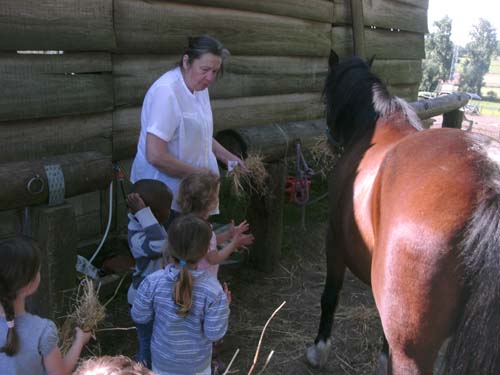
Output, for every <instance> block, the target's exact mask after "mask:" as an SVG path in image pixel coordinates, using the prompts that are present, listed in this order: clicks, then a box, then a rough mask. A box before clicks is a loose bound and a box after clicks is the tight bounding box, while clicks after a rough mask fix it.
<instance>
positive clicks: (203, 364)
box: [132, 215, 229, 375]
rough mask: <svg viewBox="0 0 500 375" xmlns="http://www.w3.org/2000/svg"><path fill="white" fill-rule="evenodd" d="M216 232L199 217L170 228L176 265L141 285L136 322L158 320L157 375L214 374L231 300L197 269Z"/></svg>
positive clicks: (154, 360)
mask: <svg viewBox="0 0 500 375" xmlns="http://www.w3.org/2000/svg"><path fill="white" fill-rule="evenodd" d="M211 236H212V229H211V227H210V225H209V224H208V223H207V222H206V221H205V220H203V219H201V218H199V217H197V216H195V215H184V216H180V217H179V218H177V219H175V220H174V221H173V222H172V224H171V225H170V227H169V235H168V245H167V246H168V248H167V249H165V250H166V251H165V254H167V253H168V254H169V256H170V258H171V259H172V260H173V262H172V263H169V264H168V265H167V266H166V267H165V269H163V270H160V271H157V272H154V273H153V274H151V275H149V276H147V277H146V278H145V279H144V281H143V282H142V283H141V285H140V286H139V289H138V291H137V295H136V298H135V300H134V305H133V306H132V318H133V319H134V321H135V322H136V323H139V324H145V323H148V322H150V321H151V320H153V336H152V339H151V358H152V368H153V372H154V373H155V374H158V375H183V374H197V375H210V373H211V358H212V343H213V342H215V341H217V340H220V339H221V338H222V337H223V336H224V335H225V333H226V331H227V325H228V320H229V301H228V296H227V295H226V293H225V291H224V290H223V288H222V286H221V285H220V283H219V282H218V281H217V279H215V278H214V277H212V276H211V275H210V274H209V273H208V272H206V271H202V270H197V265H198V263H199V262H200V260H202V259H203V258H204V257H205V255H206V253H207V251H208V248H209V246H210V238H211Z"/></svg>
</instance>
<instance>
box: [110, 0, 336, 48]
mask: <svg viewBox="0 0 500 375" xmlns="http://www.w3.org/2000/svg"><path fill="white" fill-rule="evenodd" d="M114 17H115V18H114V19H115V32H116V39H117V44H118V51H119V52H120V53H127V52H131V53H144V52H151V53H162V54H175V55H179V56H180V54H181V53H182V51H184V49H185V48H186V43H187V37H188V36H194V35H201V34H209V35H212V36H214V37H216V38H218V39H220V40H221V41H222V42H223V43H224V45H225V46H226V47H227V48H228V49H229V50H230V51H231V53H232V54H235V55H274V56H328V55H329V53H330V48H331V42H330V36H329V33H330V29H331V24H330V23H319V22H314V21H307V20H300V19H296V18H290V17H283V16H275V15H269V14H262V13H252V12H246V11H240V10H233V9H224V8H213V7H205V6H198V5H186V4H178V3H173V2H169V1H159V0H150V1H147V2H146V1H136V0H115V1H114Z"/></svg>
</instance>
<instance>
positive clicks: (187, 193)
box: [177, 172, 220, 214]
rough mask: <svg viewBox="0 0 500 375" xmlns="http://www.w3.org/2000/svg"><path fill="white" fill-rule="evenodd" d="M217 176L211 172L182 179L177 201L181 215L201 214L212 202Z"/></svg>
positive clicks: (215, 190)
mask: <svg viewBox="0 0 500 375" xmlns="http://www.w3.org/2000/svg"><path fill="white" fill-rule="evenodd" d="M219 183H220V179H219V176H217V175H215V174H214V173H212V172H197V173H192V174H189V175H187V176H186V177H184V179H183V180H182V181H181V184H180V186H179V195H178V198H177V201H178V203H179V206H180V208H181V212H182V213H185V214H186V213H190V212H194V213H197V214H199V213H202V212H205V211H207V210H208V208H209V207H210V204H211V203H212V202H213V201H214V198H215V195H216V194H217V187H218V186H219Z"/></svg>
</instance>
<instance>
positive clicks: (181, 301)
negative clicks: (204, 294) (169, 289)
mask: <svg viewBox="0 0 500 375" xmlns="http://www.w3.org/2000/svg"><path fill="white" fill-rule="evenodd" d="M211 237H212V228H211V227H210V224H208V222H206V221H205V220H203V219H201V218H199V217H197V216H195V215H192V214H188V215H182V216H180V217H178V218H177V219H175V220H174V221H173V222H172V224H171V225H170V227H169V232H168V251H169V253H170V255H171V256H172V257H173V258H174V260H175V262H176V263H177V264H178V265H179V266H180V272H179V279H178V280H177V281H176V282H175V285H174V288H173V297H174V301H175V303H176V304H177V305H178V306H179V310H177V314H178V315H180V316H183V317H185V316H187V315H188V314H189V310H191V305H192V302H193V301H192V293H193V279H192V276H191V273H190V272H189V270H188V265H193V264H196V263H198V262H199V261H200V260H201V259H202V258H203V257H204V256H205V255H206V253H207V251H208V247H209V245H210V238H211Z"/></svg>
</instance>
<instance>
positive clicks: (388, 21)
mask: <svg viewBox="0 0 500 375" xmlns="http://www.w3.org/2000/svg"><path fill="white" fill-rule="evenodd" d="M350 1H351V0H336V1H335V2H334V3H335V10H334V17H333V24H334V25H335V26H339V25H351V24H352V16H351V6H350ZM363 14H364V24H365V26H376V27H379V28H385V29H391V28H393V29H400V30H403V31H412V32H416V33H422V34H425V33H427V32H428V30H427V8H416V7H415V6H412V5H410V4H406V3H398V2H395V1H394V0H370V1H364V2H363Z"/></svg>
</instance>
